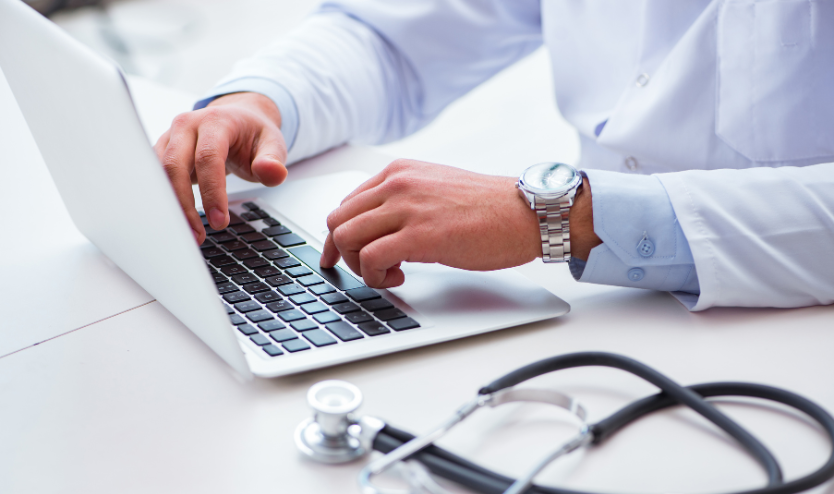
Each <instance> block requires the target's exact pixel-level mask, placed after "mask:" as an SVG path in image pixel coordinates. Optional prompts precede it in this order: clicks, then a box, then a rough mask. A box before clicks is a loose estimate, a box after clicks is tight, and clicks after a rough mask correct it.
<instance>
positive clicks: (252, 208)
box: [241, 201, 261, 211]
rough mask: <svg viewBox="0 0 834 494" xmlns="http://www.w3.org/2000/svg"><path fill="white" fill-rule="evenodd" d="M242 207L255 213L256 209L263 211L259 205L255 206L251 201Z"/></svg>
mask: <svg viewBox="0 0 834 494" xmlns="http://www.w3.org/2000/svg"><path fill="white" fill-rule="evenodd" d="M241 206H243V207H245V208H246V209H248V210H249V211H254V210H256V209H261V207H260V206H258V205H257V204H255V203H254V202H251V201H249V202H244V203H243V204H241Z"/></svg>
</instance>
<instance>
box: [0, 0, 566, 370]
mask: <svg viewBox="0 0 834 494" xmlns="http://www.w3.org/2000/svg"><path fill="white" fill-rule="evenodd" d="M0 68H2V70H3V73H4V75H5V77H6V79H7V81H8V83H9V86H10V87H11V89H12V92H13V93H14V95H15V98H16V100H17V102H18V105H19V106H20V108H21V110H22V113H23V115H24V116H25V118H26V121H27V123H28V125H29V128H30V130H31V132H32V134H33V135H34V138H35V141H36V142H37V144H38V147H39V149H40V151H41V154H42V156H43V158H44V161H45V162H46V165H47V167H48V168H49V171H50V173H51V175H52V177H53V179H54V181H55V184H56V186H57V188H58V190H59V192H60V194H61V198H62V199H63V201H64V203H65V204H66V207H67V209H68V211H69V213H70V215H71V217H72V219H73V221H74V222H75V224H76V226H77V227H78V229H79V230H80V231H81V232H82V233H83V234H84V235H85V236H86V237H87V238H88V239H89V240H90V241H91V242H92V243H93V244H95V245H96V246H97V247H98V248H99V249H101V251H102V252H103V253H104V254H105V255H107V256H108V257H109V258H110V259H111V260H112V261H113V262H115V263H116V264H117V265H118V266H119V267H120V268H121V269H122V270H124V271H125V272H126V273H127V274H128V275H129V276H130V277H132V278H133V279H134V280H135V281H136V282H137V283H139V285H141V286H142V287H143V288H144V289H145V290H147V291H148V292H149V293H150V294H151V295H153V296H154V297H155V298H156V299H157V300H158V301H159V302H160V303H162V304H163V305H164V306H165V307H166V308H167V309H168V310H169V311H170V312H171V313H172V314H174V315H175V316H176V317H177V318H178V319H179V320H180V321H182V322H183V324H185V325H186V326H187V327H188V328H189V329H190V330H191V331H193V332H194V333H195V334H196V335H197V336H198V337H199V338H200V339H202V340H203V341H204V342H205V343H206V344H207V345H208V346H209V347H211V349H212V350H214V351H215V352H216V353H217V354H218V355H219V356H220V357H221V358H222V359H223V360H224V361H226V362H227V363H228V364H229V365H230V366H232V367H233V368H234V369H235V370H236V371H238V372H239V373H240V374H241V375H243V376H246V377H249V376H251V375H252V374H254V375H258V376H263V377H274V376H281V375H286V374H292V373H297V372H302V371H307V370H310V369H316V368H320V367H325V366H330V365H334V364H339V363H343V362H349V361H352V360H358V359H364V358H368V357H373V356H376V355H382V354H386V353H391V352H396V351H401V350H406V349H409V348H415V347H419V346H423V345H429V344H433V343H439V342H442V341H448V340H453V339H457V338H462V337H465V336H470V335H475V334H480V333H484V332H488V331H494V330H498V329H502V328H507V327H511V326H516V325H519V324H524V323H528V322H533V321H539V320H543V319H548V318H553V317H557V316H560V315H563V314H565V313H567V312H568V310H569V309H570V307H569V306H568V304H567V303H565V302H564V301H562V300H560V299H559V298H557V297H555V296H554V295H552V294H551V293H550V292H548V291H547V290H544V289H543V288H541V287H539V286H536V285H534V284H533V283H531V282H530V281H529V280H527V279H526V278H524V277H523V276H521V275H520V274H518V273H516V272H514V271H512V270H502V271H495V272H489V273H475V272H467V271H461V270H456V269H452V268H447V267H444V266H439V265H423V264H409V265H406V266H404V271H405V273H406V282H405V284H404V285H403V286H401V287H398V288H395V289H391V290H373V289H370V288H368V287H366V286H365V285H364V284H363V283H362V280H361V279H358V278H357V277H355V276H353V275H352V274H351V273H349V272H348V270H346V269H344V267H343V266H341V267H339V266H337V267H336V268H333V269H327V270H325V269H322V268H320V267H319V265H318V261H319V255H320V252H321V247H322V239H323V232H324V230H325V226H324V225H325V218H326V215H327V213H328V212H329V210H330V209H329V208H332V207H335V206H336V205H337V204H338V202H339V198H341V197H344V196H345V195H347V194H348V193H349V192H350V191H351V190H353V188H354V187H355V186H357V185H359V184H360V183H361V182H362V181H364V180H365V179H366V178H367V175H363V174H362V173H359V172H345V173H342V174H337V175H334V176H329V177H321V178H315V179H310V180H309V181H307V183H305V181H297V182H293V183H290V184H287V185H285V186H280V187H278V188H276V189H268V190H265V191H262V192H258V193H257V195H254V196H253V195H252V194H236V195H231V196H230V210H231V212H232V213H233V214H232V222H231V223H232V224H231V225H230V226H229V228H227V229H226V230H223V231H213V230H211V229H209V233H210V235H209V236H208V238H209V240H207V241H206V243H205V244H203V245H201V246H198V245H196V244H195V242H194V237H193V236H192V233H191V229H190V228H189V227H188V225H187V223H186V219H185V216H184V215H183V214H182V212H181V210H180V207H179V204H178V202H177V200H176V197H175V196H174V192H173V190H172V188H171V186H170V184H169V182H168V179H167V176H166V175H165V173H164V171H163V169H162V167H161V166H160V165H159V162H158V160H157V158H156V155H155V154H154V152H153V149H152V148H151V145H150V143H149V141H148V138H147V136H146V134H145V132H144V130H143V128H142V125H141V124H140V121H139V118H138V117H137V114H136V110H135V108H134V106H133V103H132V101H131V97H130V94H129V92H128V89H127V86H126V84H125V81H124V77H123V75H122V73H121V72H120V70H119V69H118V67H116V66H115V65H113V64H112V63H110V62H108V61H106V60H104V59H102V58H100V57H99V56H98V55H96V54H94V53H92V52H91V51H90V50H88V49H87V48H86V47H84V46H83V45H81V44H80V43H78V42H77V41H75V40H74V39H72V38H71V37H70V36H68V35H67V34H65V33H64V32H63V31H62V30H61V29H59V28H58V27H56V26H55V25H54V24H52V23H51V22H50V21H48V20H46V19H45V18H43V17H41V16H40V15H39V14H37V13H36V12H35V11H34V10H32V9H31V8H29V7H28V6H26V5H25V4H24V3H23V2H21V1H20V0H0ZM0 118H2V115H0ZM290 173H292V171H290ZM312 188H315V189H316V190H317V194H316V198H317V200H313V199H311V198H310V197H309V196H308V195H307V194H306V191H309V190H311V189H312ZM321 197H327V198H330V199H331V200H332V201H334V202H333V204H328V203H327V202H326V201H325V202H322V201H320V200H318V199H319V198H321Z"/></svg>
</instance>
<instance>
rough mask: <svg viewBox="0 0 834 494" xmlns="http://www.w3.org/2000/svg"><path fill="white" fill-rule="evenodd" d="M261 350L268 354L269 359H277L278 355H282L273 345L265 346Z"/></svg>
mask: <svg viewBox="0 0 834 494" xmlns="http://www.w3.org/2000/svg"><path fill="white" fill-rule="evenodd" d="M263 349H264V351H265V352H266V353H268V354H269V356H270V357H277V356H278V355H283V354H284V352H282V351H281V349H280V348H278V347H277V346H275V345H266V346H264V347H263Z"/></svg>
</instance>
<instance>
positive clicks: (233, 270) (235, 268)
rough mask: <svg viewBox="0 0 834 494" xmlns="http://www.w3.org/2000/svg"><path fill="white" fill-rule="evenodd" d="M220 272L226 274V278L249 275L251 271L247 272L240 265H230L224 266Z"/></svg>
mask: <svg viewBox="0 0 834 494" xmlns="http://www.w3.org/2000/svg"><path fill="white" fill-rule="evenodd" d="M220 271H221V272H222V273H223V274H225V275H226V276H234V275H236V274H243V273H248V272H249V271H247V270H246V268H244V267H243V266H241V265H240V264H238V263H234V264H229V265H228V266H223V267H222V268H221V269H220Z"/></svg>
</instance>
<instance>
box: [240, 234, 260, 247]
mask: <svg viewBox="0 0 834 494" xmlns="http://www.w3.org/2000/svg"><path fill="white" fill-rule="evenodd" d="M240 238H242V239H243V240H246V241H247V242H249V243H250V244H251V243H252V242H260V241H261V240H266V237H265V236H264V234H263V233H258V232H252V233H247V234H245V235H241V236H240Z"/></svg>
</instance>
